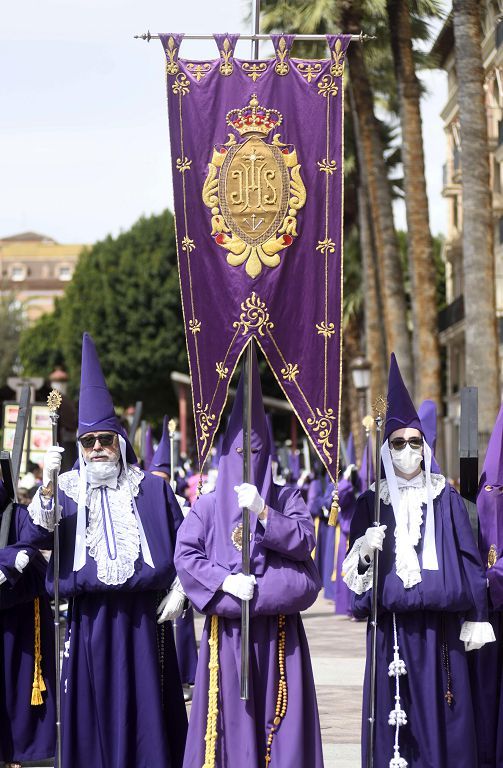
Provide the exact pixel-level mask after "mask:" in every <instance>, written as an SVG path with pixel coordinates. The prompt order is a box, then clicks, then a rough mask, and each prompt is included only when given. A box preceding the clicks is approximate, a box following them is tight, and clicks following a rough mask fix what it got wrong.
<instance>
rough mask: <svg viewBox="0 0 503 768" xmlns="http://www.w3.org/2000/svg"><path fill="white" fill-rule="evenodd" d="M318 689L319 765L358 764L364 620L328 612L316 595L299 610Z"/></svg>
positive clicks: (330, 767) (351, 767)
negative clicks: (321, 757)
mask: <svg viewBox="0 0 503 768" xmlns="http://www.w3.org/2000/svg"><path fill="white" fill-rule="evenodd" d="M303 618H304V625H305V628H306V633H307V636H308V640H309V647H310V649H311V658H312V662H313V669H314V679H315V683H316V690H317V694H318V706H319V710H320V720H321V734H322V738H323V751H324V755H325V768H358V766H359V765H360V727H361V725H360V717H361V695H362V694H361V691H362V684H363V671H364V666H365V656H364V654H365V632H366V623H365V622H363V623H360V622H353V621H349V619H346V618H345V617H343V616H334V614H333V605H332V603H329V602H327V601H326V600H323V599H322V598H319V599H318V600H317V602H316V603H315V604H314V605H313V607H312V608H311V609H310V610H309V611H307V612H306V614H305V615H304V617H303Z"/></svg>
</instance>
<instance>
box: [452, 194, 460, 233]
mask: <svg viewBox="0 0 503 768" xmlns="http://www.w3.org/2000/svg"><path fill="white" fill-rule="evenodd" d="M452 226H453V227H454V229H456V230H458V229H459V214H458V198H457V195H454V197H453V198H452Z"/></svg>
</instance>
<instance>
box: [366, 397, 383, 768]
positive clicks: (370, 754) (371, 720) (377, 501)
mask: <svg viewBox="0 0 503 768" xmlns="http://www.w3.org/2000/svg"><path fill="white" fill-rule="evenodd" d="M375 413H376V416H375V425H376V453H375V456H376V481H375V496H374V526H375V527H376V528H377V527H378V526H379V525H380V520H381V498H380V494H379V491H380V485H381V447H382V430H383V425H384V415H385V413H386V403H385V401H384V399H383V398H379V400H378V401H377V403H376V406H375ZM378 577H379V550H378V549H375V550H374V573H373V579H372V608H371V620H370V701H369V717H368V741H367V768H373V766H374V743H375V699H376V671H377V667H376V655H377V586H378Z"/></svg>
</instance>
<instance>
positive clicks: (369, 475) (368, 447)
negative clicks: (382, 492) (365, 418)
mask: <svg viewBox="0 0 503 768" xmlns="http://www.w3.org/2000/svg"><path fill="white" fill-rule="evenodd" d="M369 480H370V482H369ZM374 481H375V469H374V457H373V455H372V437H371V436H370V435H369V436H368V438H367V440H366V442H365V448H364V449H363V456H362V466H361V469H360V491H361V493H364V492H365V491H367V490H368V489H369V488H370V486H371V485H372V483H373V482H374Z"/></svg>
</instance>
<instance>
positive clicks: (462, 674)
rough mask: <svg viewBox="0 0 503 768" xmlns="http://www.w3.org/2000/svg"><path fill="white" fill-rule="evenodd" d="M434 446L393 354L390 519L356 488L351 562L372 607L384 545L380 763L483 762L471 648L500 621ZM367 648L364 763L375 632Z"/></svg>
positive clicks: (448, 765) (426, 766) (387, 434)
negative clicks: (493, 615)
mask: <svg viewBox="0 0 503 768" xmlns="http://www.w3.org/2000/svg"><path fill="white" fill-rule="evenodd" d="M431 456H432V451H431V446H429V445H428V443H427V442H426V440H425V435H424V428H423V426H422V424H421V422H420V420H419V417H418V415H417V413H416V411H415V409H414V406H413V404H412V401H411V399H410V397H409V393H408V392H407V390H406V388H405V385H404V383H403V381H402V378H401V375H400V371H399V369H398V365H397V362H396V359H395V357H394V355H392V359H391V367H390V374H389V385H388V412H387V416H386V424H385V429H384V442H383V447H382V451H381V457H382V463H383V467H384V473H385V476H384V477H383V479H382V481H381V485H380V499H381V510H380V513H381V524H380V526H379V527H376V526H374V525H373V521H374V494H375V489H374V488H372V489H370V490H369V491H366V492H365V493H364V494H363V495H362V496H360V497H359V499H358V502H357V508H356V512H355V515H354V518H353V522H352V525H351V541H350V544H351V549H350V551H349V554H348V556H347V558H346V560H345V563H344V571H345V577H344V578H345V581H346V583H347V584H348V586H349V587H350V588H351V589H352V591H353V592H354V593H355V595H354V601H353V604H354V610H355V611H356V612H357V615H359V616H368V615H369V614H370V608H371V598H372V589H371V588H372V579H373V554H374V551H375V549H376V548H377V549H380V550H381V552H380V555H379V581H378V596H377V599H378V606H379V613H378V624H377V664H376V691H377V693H376V721H375V749H374V766H375V768H402V766H408V768H475V766H477V747H476V733H475V721H474V713H473V706H472V700H471V694H470V682H469V673H468V659H467V654H466V651H470V650H473V649H476V648H480V647H482V646H483V645H484V644H485V643H486V642H492V641H494V632H493V630H492V627H491V625H490V624H489V623H488V621H487V618H488V617H487V594H486V592H487V588H486V580H485V574H484V570H483V568H482V564H481V561H480V556H479V552H478V550H477V547H476V544H475V541H474V537H473V534H472V531H471V527H470V521H469V518H468V513H467V511H466V508H465V506H464V504H463V501H462V499H461V497H460V496H459V494H458V493H457V492H456V491H455V489H454V488H453V487H451V486H450V485H449V484H447V483H446V481H445V478H444V477H443V476H442V475H440V474H435V473H432V472H431ZM369 628H370V627H369ZM367 649H368V652H367V665H366V671H365V681H364V692H363V717H362V724H363V729H362V766H365V765H366V761H367V749H368V743H367V736H368V730H367V726H368V706H369V686H370V655H369V651H370V632H369V633H368V646H367Z"/></svg>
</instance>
